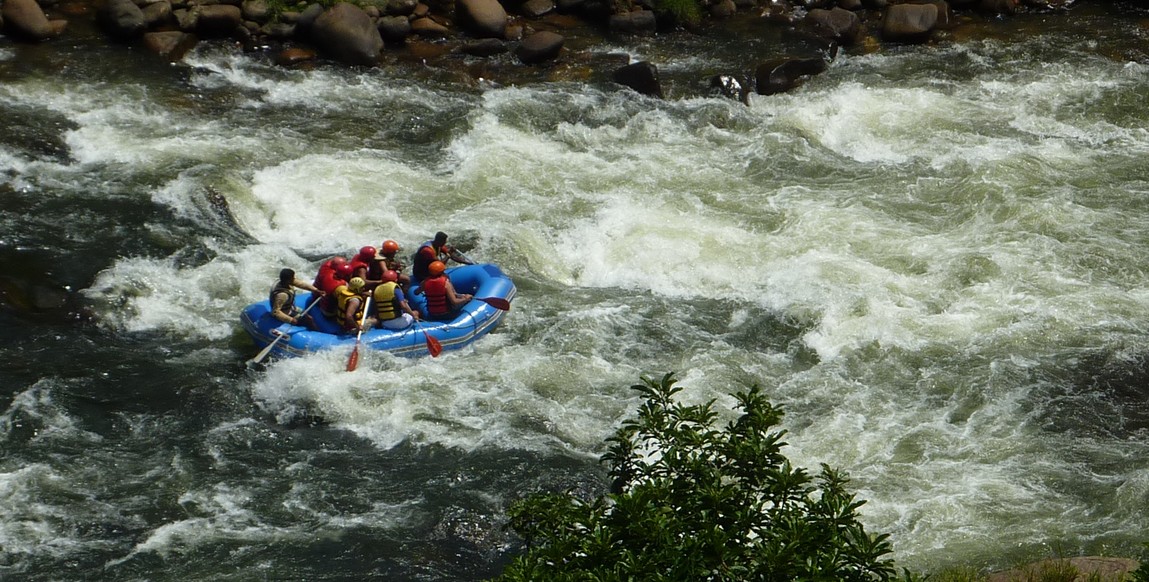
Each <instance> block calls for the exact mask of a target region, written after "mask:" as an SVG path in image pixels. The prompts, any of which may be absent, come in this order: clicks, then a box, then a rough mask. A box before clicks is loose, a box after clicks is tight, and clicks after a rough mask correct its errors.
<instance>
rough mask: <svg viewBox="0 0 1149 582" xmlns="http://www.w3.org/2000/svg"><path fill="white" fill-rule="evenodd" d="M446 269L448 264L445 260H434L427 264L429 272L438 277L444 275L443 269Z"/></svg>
mask: <svg viewBox="0 0 1149 582" xmlns="http://www.w3.org/2000/svg"><path fill="white" fill-rule="evenodd" d="M446 270H447V265H444V264H443V261H432V262H431V264H430V265H427V272H429V273H431V275H433V276H436V277H437V276H439V275H442V274H443V271H446Z"/></svg>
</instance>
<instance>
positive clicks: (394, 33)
mask: <svg viewBox="0 0 1149 582" xmlns="http://www.w3.org/2000/svg"><path fill="white" fill-rule="evenodd" d="M376 28H378V29H379V36H381V37H383V42H389V43H393V44H400V43H402V42H403V41H405V40H407V35H408V34H411V21H410V20H407V17H406V16H399V15H396V16H383V17H380V18H379V23H378V24H377V25H376Z"/></svg>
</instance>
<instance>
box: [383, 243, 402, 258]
mask: <svg viewBox="0 0 1149 582" xmlns="http://www.w3.org/2000/svg"><path fill="white" fill-rule="evenodd" d="M397 252H399V243H397V242H395V241H393V240H385V241H383V254H385V255H390V254H393V253H397Z"/></svg>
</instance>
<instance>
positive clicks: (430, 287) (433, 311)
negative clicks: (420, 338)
mask: <svg viewBox="0 0 1149 582" xmlns="http://www.w3.org/2000/svg"><path fill="white" fill-rule="evenodd" d="M446 270H447V265H444V264H443V261H433V262H432V263H431V264H430V265H428V266H427V278H426V279H423V283H422V285H420V287H419V289H418V290H417V291H415V292H416V293H422V294H424V295H425V296H426V297H427V319H434V320H439V321H443V320H450V319H454V318H455V315H457V314H458V311H459V309H460V308H461V307H463V306H464V305H466V304H467V302H468V301H470V300H471V297H472V296H471V294H470V293H456V292H455V286H454V285H452V284H451V280H450V279H448V278H447V274H446V272H445V271H446Z"/></svg>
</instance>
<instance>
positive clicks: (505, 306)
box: [475, 297, 511, 311]
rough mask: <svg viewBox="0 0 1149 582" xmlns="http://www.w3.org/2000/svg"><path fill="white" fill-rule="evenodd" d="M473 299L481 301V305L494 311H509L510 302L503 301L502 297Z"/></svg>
mask: <svg viewBox="0 0 1149 582" xmlns="http://www.w3.org/2000/svg"><path fill="white" fill-rule="evenodd" d="M475 299H478V300H479V301H482V302H483V303H486V304H487V305H490V306H491V307H494V308H495V309H501V310H503V311H510V310H511V302H510V301H507V300H506V299H503V298H502V297H476V298H475Z"/></svg>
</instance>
